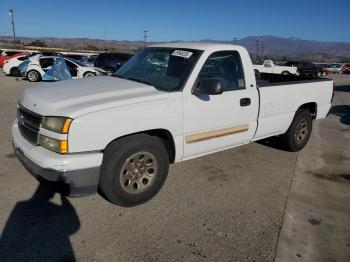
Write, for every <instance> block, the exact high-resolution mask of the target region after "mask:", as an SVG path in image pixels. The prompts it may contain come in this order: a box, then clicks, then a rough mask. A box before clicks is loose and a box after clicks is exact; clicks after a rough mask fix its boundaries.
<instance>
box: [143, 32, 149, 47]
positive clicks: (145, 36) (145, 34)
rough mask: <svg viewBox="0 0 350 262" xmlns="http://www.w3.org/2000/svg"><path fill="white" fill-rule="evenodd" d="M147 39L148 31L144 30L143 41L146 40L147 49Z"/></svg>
mask: <svg viewBox="0 0 350 262" xmlns="http://www.w3.org/2000/svg"><path fill="white" fill-rule="evenodd" d="M147 38H148V31H147V30H143V40H144V45H145V47H146V46H147Z"/></svg>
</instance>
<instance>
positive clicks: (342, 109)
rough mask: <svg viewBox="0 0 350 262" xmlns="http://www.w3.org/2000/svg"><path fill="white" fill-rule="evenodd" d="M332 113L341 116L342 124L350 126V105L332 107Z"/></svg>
mask: <svg viewBox="0 0 350 262" xmlns="http://www.w3.org/2000/svg"><path fill="white" fill-rule="evenodd" d="M330 113H331V114H333V115H336V116H339V117H340V122H341V123H343V124H345V125H350V105H336V106H332V108H331V111H330Z"/></svg>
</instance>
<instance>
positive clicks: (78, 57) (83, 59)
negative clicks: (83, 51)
mask: <svg viewBox="0 0 350 262" xmlns="http://www.w3.org/2000/svg"><path fill="white" fill-rule="evenodd" d="M64 57H67V58H71V59H74V60H75V61H78V62H80V63H84V64H86V62H87V60H88V57H87V56H86V55H76V54H69V55H64Z"/></svg>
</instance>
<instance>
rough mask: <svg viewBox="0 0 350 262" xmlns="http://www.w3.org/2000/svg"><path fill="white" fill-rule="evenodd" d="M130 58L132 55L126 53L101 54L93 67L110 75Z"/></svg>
mask: <svg viewBox="0 0 350 262" xmlns="http://www.w3.org/2000/svg"><path fill="white" fill-rule="evenodd" d="M132 56H133V55H132V54H126V53H101V54H99V55H98V56H97V58H96V60H95V62H94V65H95V66H96V67H99V68H102V69H104V70H106V71H107V73H108V75H111V74H113V73H114V72H115V71H117V70H118V69H119V68H120V67H121V66H122V65H123V64H124V63H125V62H127V61H128V60H129V59H130V58H131V57H132Z"/></svg>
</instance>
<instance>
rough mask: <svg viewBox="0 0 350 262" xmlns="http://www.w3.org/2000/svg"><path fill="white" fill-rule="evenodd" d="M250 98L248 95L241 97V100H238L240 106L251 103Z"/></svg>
mask: <svg viewBox="0 0 350 262" xmlns="http://www.w3.org/2000/svg"><path fill="white" fill-rule="evenodd" d="M251 102H252V101H251V100H250V98H249V97H245V98H241V100H240V101H239V103H240V105H241V106H249V105H250V104H251Z"/></svg>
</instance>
